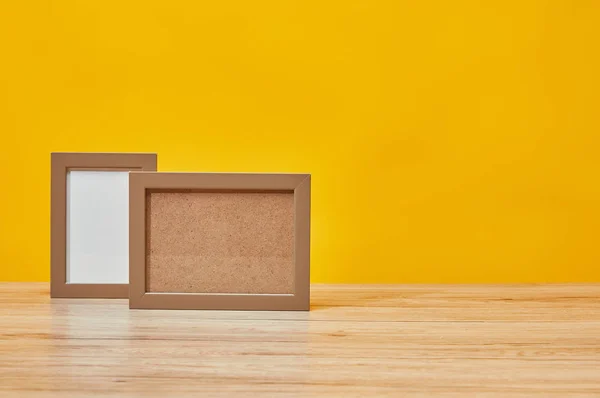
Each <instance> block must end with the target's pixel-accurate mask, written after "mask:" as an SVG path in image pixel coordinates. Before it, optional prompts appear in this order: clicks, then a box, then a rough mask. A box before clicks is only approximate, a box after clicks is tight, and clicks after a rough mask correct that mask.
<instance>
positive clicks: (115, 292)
mask: <svg viewBox="0 0 600 398" xmlns="http://www.w3.org/2000/svg"><path fill="white" fill-rule="evenodd" d="M50 157H51V189H50V191H51V193H50V197H51V206H50V252H51V254H50V297H52V298H127V297H129V285H128V284H122V283H121V284H116V283H115V284H104V283H98V284H88V283H74V284H70V283H67V252H66V248H67V172H68V171H69V170H98V171H124V170H148V171H156V159H157V155H156V154H155V153H81V152H53V153H52V154H51V156H50Z"/></svg>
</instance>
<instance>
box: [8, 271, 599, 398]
mask: <svg viewBox="0 0 600 398" xmlns="http://www.w3.org/2000/svg"><path fill="white" fill-rule="evenodd" d="M312 288H313V294H312V299H311V312H309V313H304V312H231V311H229V312H226V311H148V310H143V311H140V310H129V309H128V305H127V301H126V300H100V299H97V300H73V299H54V300H51V299H50V298H49V286H48V285H47V284H44V283H28V284H22V283H4V284H0V397H92V396H93V397H142V396H144V397H212V396H220V397H229V396H253V397H270V396H276V397H278V396H285V397H288V396H289V397H317V396H319V397H321V396H322V397H369V396H378V397H405V396H409V397H410V396H424V397H426V396H456V397H463V396H477V397H480V396H481V397H486V396H498V397H505V396H509V397H513V396H523V397H531V396H536V397H577V396H582V397H583V396H587V397H597V396H600V285H515V286H484V285H460V286H457V285H437V286H424V285H412V286H378V285H362V286H358V285H354V286H347V285H341V286H339V285H338V286H330V285H327V286H323V285H313V286H312Z"/></svg>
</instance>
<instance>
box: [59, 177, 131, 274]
mask: <svg viewBox="0 0 600 398" xmlns="http://www.w3.org/2000/svg"><path fill="white" fill-rule="evenodd" d="M67 283H129V173H128V172H126V171H125V172H121V171H69V172H68V173H67Z"/></svg>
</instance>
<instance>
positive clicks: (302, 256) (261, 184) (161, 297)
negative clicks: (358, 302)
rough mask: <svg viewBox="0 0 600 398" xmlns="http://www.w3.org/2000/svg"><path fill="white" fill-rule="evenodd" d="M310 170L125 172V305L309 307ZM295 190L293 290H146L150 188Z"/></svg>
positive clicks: (307, 308) (165, 307) (148, 307)
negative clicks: (287, 291) (273, 291)
mask: <svg viewBox="0 0 600 398" xmlns="http://www.w3.org/2000/svg"><path fill="white" fill-rule="evenodd" d="M310 182H311V178H310V174H239V173H151V172H150V173H143V172H131V173H129V308H135V309H180V310H187V309H197V310H200V309H210V310H256V311H262V310H282V311H286V310H299V311H308V310H309V309H310ZM181 189H184V190H189V189H193V190H206V191H293V193H294V263H295V264H294V266H295V279H294V281H295V282H294V283H295V286H294V294H210V293H175V292H174V293H148V292H146V193H147V191H148V190H181Z"/></svg>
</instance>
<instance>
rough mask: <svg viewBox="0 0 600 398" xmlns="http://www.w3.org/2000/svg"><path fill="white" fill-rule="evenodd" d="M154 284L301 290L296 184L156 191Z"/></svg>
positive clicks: (160, 287)
mask: <svg viewBox="0 0 600 398" xmlns="http://www.w3.org/2000/svg"><path fill="white" fill-rule="evenodd" d="M146 223H147V224H146V291H147V292H152V293H212V294H215V293H224V294H227V293H230V294H293V293H294V272H295V267H294V193H293V191H289V192H288V191H266V192H252V191H202V190H148V191H147V192H146Z"/></svg>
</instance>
